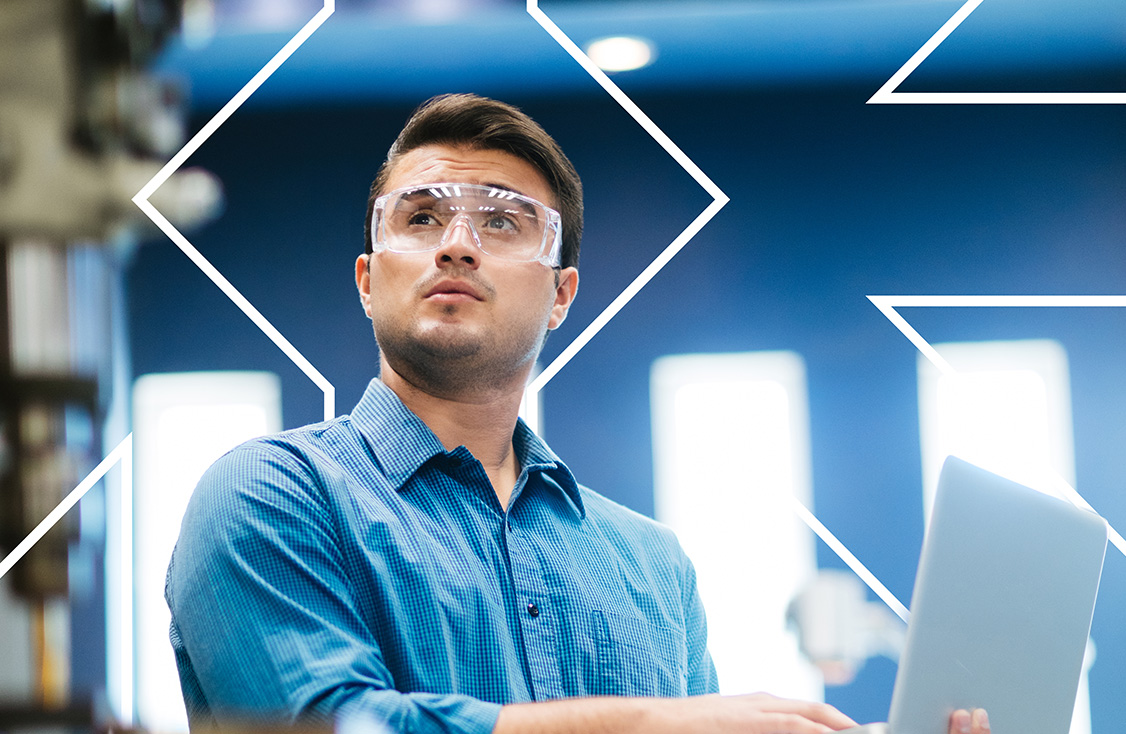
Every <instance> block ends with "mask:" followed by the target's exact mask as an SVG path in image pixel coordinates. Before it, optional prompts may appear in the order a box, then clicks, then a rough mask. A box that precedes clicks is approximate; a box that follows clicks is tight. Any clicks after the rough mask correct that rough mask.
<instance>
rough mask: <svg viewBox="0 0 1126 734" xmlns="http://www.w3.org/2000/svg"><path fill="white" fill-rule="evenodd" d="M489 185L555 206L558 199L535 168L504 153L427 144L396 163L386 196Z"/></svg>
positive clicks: (405, 155)
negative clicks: (431, 187) (442, 185)
mask: <svg viewBox="0 0 1126 734" xmlns="http://www.w3.org/2000/svg"><path fill="white" fill-rule="evenodd" d="M439 182H449V183H467V184H487V185H491V186H497V187H499V188H504V189H509V190H511V191H515V192H516V193H518V194H523V195H524V196H530V197H532V198H533V199H536V200H537V201H542V202H543V203H545V204H547V205H548V206H552V207H554V206H555V196H554V195H553V194H552V192H551V187H549V186H548V185H547V181H546V180H545V179H544V177H543V176H542V175H541V174H540V172H539V171H538V170H536V168H535V166H533V165H532V164H531V163H528V162H527V161H525V160H523V159H522V158H517V157H516V156H514V155H512V154H510V153H505V152H504V151H502V150H476V149H472V148H464V147H457V146H448V145H424V146H422V147H421V148H415V149H414V150H411V151H409V152H407V153H405V154H404V155H403V156H401V157H400V158H399V160H398V161H396V163H395V165H394V167H392V169H391V175H390V176H389V177H388V179H387V184H386V187H385V190H384V193H386V192H387V191H393V190H395V189H400V188H403V187H405V186H415V185H418V184H427V183H439Z"/></svg>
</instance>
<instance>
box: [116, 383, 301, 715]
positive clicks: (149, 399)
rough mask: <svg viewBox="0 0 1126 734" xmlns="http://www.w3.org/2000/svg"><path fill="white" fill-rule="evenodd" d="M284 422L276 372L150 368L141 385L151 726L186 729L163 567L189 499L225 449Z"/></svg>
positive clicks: (137, 520) (141, 534)
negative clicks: (153, 370) (168, 371)
mask: <svg viewBox="0 0 1126 734" xmlns="http://www.w3.org/2000/svg"><path fill="white" fill-rule="evenodd" d="M280 429H281V389H280V386H279V382H278V378H277V377H276V376H275V375H273V374H270V373H266V372H195V373H180V374H163V375H146V376H144V377H141V378H139V379H138V380H137V381H136V383H135V384H134V387H133V435H134V442H135V443H134V462H135V464H134V466H135V474H134V500H133V519H134V525H133V527H134V549H135V553H134V564H133V569H134V609H135V625H136V626H135V629H134V640H135V648H134V649H135V650H136V676H135V680H136V702H137V704H136V705H137V718H138V723H139V724H140V725H141V726H143V727H144V728H146V729H148V730H150V731H162V732H186V731H187V716H186V714H185V711H184V703H183V698H182V697H181V695H180V682H179V678H178V676H177V674H176V663H175V658H174V656H173V654H172V647H171V645H170V643H169V642H168V623H169V621H170V618H169V613H168V607H167V606H166V605H165V602H164V576H165V572H166V571H167V569H168V561H169V559H170V558H171V556H172V548H173V546H174V545H175V542H176V538H177V537H178V536H179V534H180V522H181V520H182V518H183V514H184V510H185V509H186V507H187V503H188V499H189V498H190V497H191V494H192V490H193V489H195V485H196V483H197V482H198V481H199V478H200V477H201V476H202V475H203V472H204V471H205V470H206V469H207V467H209V466H210V465H211V464H212V463H213V462H214V461H215V460H216V459H218V458H219V457H220V456H222V455H223V454H224V453H225V452H226V451H228V450H229V449H231V448H233V447H234V446H237V445H238V444H240V443H242V442H243V441H245V440H247V439H250V438H254V437H256V436H261V435H263V434H266V433H273V432H276V431H278V430H280Z"/></svg>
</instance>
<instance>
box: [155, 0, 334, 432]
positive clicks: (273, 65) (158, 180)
mask: <svg viewBox="0 0 1126 734" xmlns="http://www.w3.org/2000/svg"><path fill="white" fill-rule="evenodd" d="M335 9H336V0H324V7H323V8H321V9H320V11H318V12H317V14H316V15H314V16H313V18H312V19H311V20H310V21H309V22H308V23H306V24H305V26H304V27H303V28H301V30H299V31H298V32H297V33H296V35H294V36H293V38H291V39H290V40H289V43H287V44H285V46H283V47H282V49H281V50H280V51H278V52H277V53H276V54H275V55H274V57H273V58H272V59H270V60H269V61H268V62H267V63H266V65H265V66H263V67H262V69H261V70H260V71H259V72H258V73H257V74H255V75H254V77H253V78H252V79H251V80H250V81H249V82H247V83H246V85H245V86H243V88H242V89H240V90H239V91H238V93H237V94H236V95H235V96H234V97H232V98H231V100H230V101H229V102H227V104H225V105H223V108H222V109H221V110H219V112H217V113H216V114H215V116H214V117H212V118H211V119H210V120H209V121H208V122H207V124H206V125H204V126H203V128H201V129H200V131H199V132H198V133H196V134H195V135H194V136H193V137H192V139H191V140H189V141H188V142H187V144H186V145H184V147H183V148H181V149H180V152H178V153H177V154H176V155H174V156H172V159H171V160H170V161H168V163H166V164H165V165H164V167H163V168H161V169H160V171H159V172H158V173H157V174H156V175H155V176H153V177H152V180H150V181H149V182H148V183H147V184H145V186H144V187H143V188H142V189H141V190H140V191H138V192H137V195H136V196H134V197H133V203H134V204H136V205H137V206H138V207H139V208H140V209H141V211H143V212H144V213H145V214H146V215H148V218H149V219H151V220H152V221H153V223H154V224H156V226H158V227H160V229H161V230H162V231H163V232H164V234H166V235H168V238H169V239H170V240H172V241H173V242H175V243H176V246H177V247H179V248H180V249H181V250H182V251H183V253H184V254H185V255H187V256H188V257H189V258H190V259H191V261H192V262H194V263H195V264H196V267H198V268H199V269H200V270H202V271H203V272H204V274H206V275H207V277H208V278H210V279H211V282H213V283H214V284H215V285H217V286H219V289H220V290H221V291H223V293H225V294H226V295H227V297H228V298H230V299H231V301H232V302H233V303H234V304H235V305H236V306H238V307H239V310H241V311H242V312H243V313H244V314H246V316H247V318H249V319H250V320H251V321H253V322H254V325H255V326H257V327H258V328H259V329H261V330H262V333H263V334H265V335H266V336H267V337H269V338H270V341H272V342H273V343H274V344H275V345H276V346H277V347H278V349H280V350H281V351H282V352H283V353H284V354H285V356H287V357H289V359H290V361H291V362H293V363H294V364H295V365H297V367H298V368H300V370H301V371H302V372H303V373H305V376H306V377H308V378H309V379H310V380H312V381H313V383H314V384H316V385H317V387H319V388H320V389H321V391H322V392H323V393H324V417H325V420H328V419H330V418H333V417H335V416H336V388H335V387H333V385H332V383H330V382H329V381H328V380H326V379H325V378H324V376H323V375H321V373H320V372H318V371H317V369H316V368H315V367H313V365H312V363H311V362H309V360H307V359H305V357H304V356H302V354H301V353H300V352H298V351H297V349H296V348H295V347H294V346H293V345H292V344H290V343H289V340H288V339H286V338H285V337H284V336H282V334H281V332H280V331H278V330H277V329H275V328H274V326H273V325H272V324H271V323H270V322H269V321H267V320H266V317H265V316H263V315H262V314H261V313H260V312H259V311H258V309H256V308H255V307H254V306H253V305H251V303H250V301H248V300H247V299H246V298H245V297H244V296H243V295H242V294H241V293H239V292H238V290H237V289H236V288H235V287H234V286H233V285H231V282H230V281H229V280H227V279H226V278H225V277H224V276H223V274H222V273H220V272H219V271H218V270H217V269H216V268H215V267H214V266H213V265H212V264H211V263H210V262H208V261H207V258H205V257H204V256H203V255H201V254H200V252H199V251H198V250H197V249H196V248H195V246H193V245H192V243H191V242H188V240H187V238H186V237H184V235H182V234H180V232H179V230H177V229H176V228H175V227H174V226H172V223H171V222H169V221H168V220H167V219H165V217H164V215H163V214H161V213H160V212H159V211H157V209H156V207H154V206H153V205H152V204H151V203H149V197H150V196H152V195H153V193H154V192H155V191H156V190H157V189H159V188H160V187H161V186H162V185H163V184H164V182H165V181H167V180H168V178H169V177H170V176H171V175H172V174H173V173H175V172H176V171H177V170H179V168H180V166H182V165H184V161H186V160H187V159H188V158H189V157H190V156H191V155H192V154H193V153H195V152H196V150H198V149H199V147H200V146H201V145H203V144H204V142H206V141H207V139H208V138H210V137H211V135H212V134H213V133H214V132H215V131H216V130H218V129H219V126H220V125H222V124H223V123H224V122H226V121H227V118H229V117H230V116H231V115H232V114H233V113H234V111H235V110H237V109H238V108H239V107H241V106H242V103H243V102H245V101H246V100H247V99H248V98H249V97H250V95H252V94H254V92H255V91H257V89H258V87H260V86H262V83H263V82H265V81H266V80H267V79H269V78H270V75H272V74H273V73H274V72H275V71H277V69H278V67H279V66H281V65H282V64H283V63H284V62H285V60H286V59H288V58H289V57H290V56H291V55H292V54H293V52H294V51H296V50H297V49H298V48H300V47H301V44H303V43H305V41H306V40H307V39H308V38H309V36H311V35H312V34H313V32H314V31H315V30H317V29H318V28H320V26H321V24H322V23H324V22H325V20H327V19H328V17H329V16H330V15H332V14H333V12H334V11H335Z"/></svg>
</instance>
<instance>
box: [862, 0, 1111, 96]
mask: <svg viewBox="0 0 1126 734" xmlns="http://www.w3.org/2000/svg"><path fill="white" fill-rule="evenodd" d="M981 3H982V0H967V1H966V3H965V4H964V5H962V7H960V8H958V12H956V13H954V15H953V16H951V17H950V20H948V21H946V23H944V24H943V26H942V27H941V28H939V29H938V31H937V32H935V34H934V35H933V36H931V37H930V39H929V40H928V41H927V42H926V43H924V44H923V45H922V47H920V48H919V50H918V51H916V52H915V53H914V55H913V56H911V58H909V59H908V60H907V63H905V64H904V65H903V66H901V67H899V71H897V72H895V73H894V74H892V75H891V78H890V79H888V80H887V81H886V82H884V85H883V86H882V87H880V88H879V90H877V91H876V93H875V94H873V95H872V97H871V98H870V99H869V100H868V104H1126V92H897V91H895V90H896V89H898V88H899V85H900V84H902V83H903V82H904V80H905V79H907V77H909V76H911V74H912V73H914V71H915V69H917V68H918V67H919V64H921V63H923V61H924V60H925V59H926V58H927V57H928V56H930V55H931V52H932V51H934V50H935V49H936V48H938V47H939V45H940V44H941V43H942V42H943V41H945V40H946V38H947V36H949V35H950V34H951V33H953V32H954V29H955V28H957V27H958V26H959V25H961V24H962V21H963V20H965V19H966V18H968V17H969V15H970V13H972V12H973V11H975V10H977V6H978V5H981Z"/></svg>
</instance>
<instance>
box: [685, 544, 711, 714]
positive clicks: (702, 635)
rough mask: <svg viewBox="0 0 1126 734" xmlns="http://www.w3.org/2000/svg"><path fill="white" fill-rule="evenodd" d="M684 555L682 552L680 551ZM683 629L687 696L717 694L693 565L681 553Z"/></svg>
mask: <svg viewBox="0 0 1126 734" xmlns="http://www.w3.org/2000/svg"><path fill="white" fill-rule="evenodd" d="M681 553H682V554H683V553H684V551H683V550H682V551H681ZM684 568H685V572H684V581H683V589H684V623H685V624H684V627H685V629H684V632H685V639H686V642H687V645H688V695H689V696H699V695H703V694H706V693H719V677H718V676H717V675H716V672H715V663H713V662H712V656H711V653H709V652H708V622H707V618H706V616H705V614H704V604H703V602H702V601H700V594H699V592H698V591H697V589H696V567H695V566H693V565H692V561H691V560H690V559H689V558H688V556H687V555H685V556H684Z"/></svg>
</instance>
